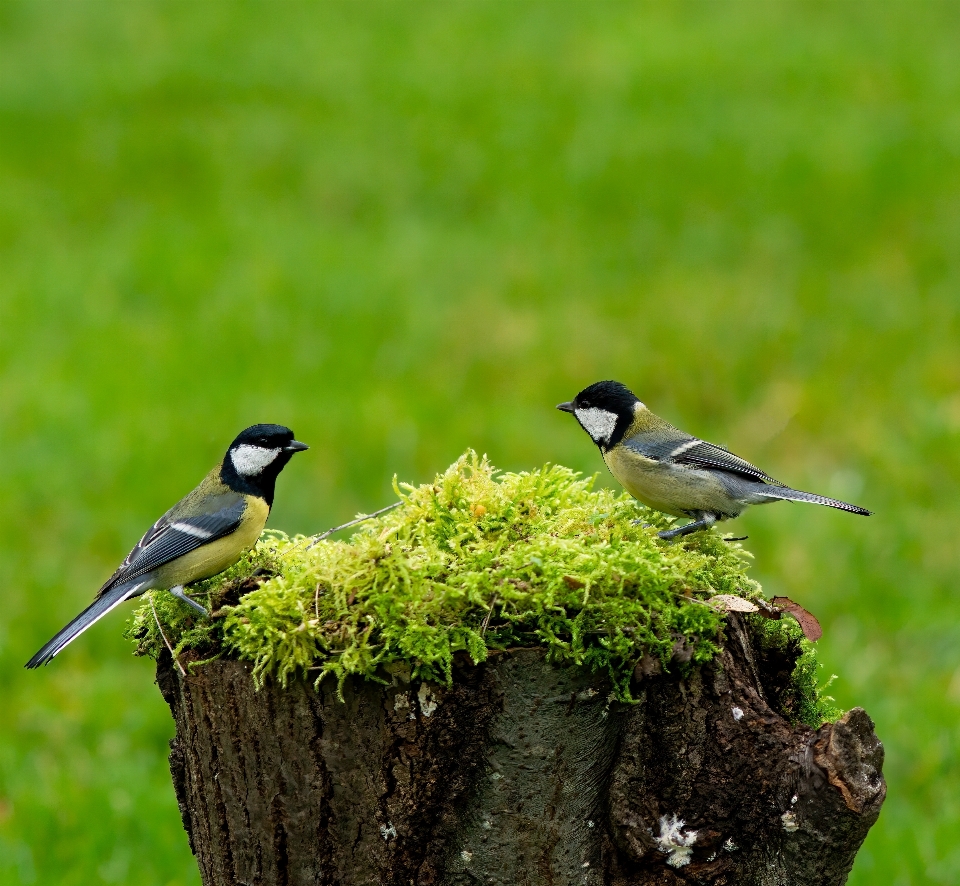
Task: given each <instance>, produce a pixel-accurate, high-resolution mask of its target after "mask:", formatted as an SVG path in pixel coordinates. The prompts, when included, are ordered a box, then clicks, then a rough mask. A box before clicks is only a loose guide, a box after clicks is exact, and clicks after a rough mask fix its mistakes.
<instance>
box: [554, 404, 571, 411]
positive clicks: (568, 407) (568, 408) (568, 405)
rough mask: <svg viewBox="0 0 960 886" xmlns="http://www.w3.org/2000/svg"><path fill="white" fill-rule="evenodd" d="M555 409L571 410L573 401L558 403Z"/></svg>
mask: <svg viewBox="0 0 960 886" xmlns="http://www.w3.org/2000/svg"><path fill="white" fill-rule="evenodd" d="M557 409H559V410H560V411H561V412H573V409H574V406H573V403H572V402H571V403H558V404H557Z"/></svg>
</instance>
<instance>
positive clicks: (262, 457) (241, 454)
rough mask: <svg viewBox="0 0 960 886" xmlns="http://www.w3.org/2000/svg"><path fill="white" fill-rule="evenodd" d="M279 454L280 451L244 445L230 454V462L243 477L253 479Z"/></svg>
mask: <svg viewBox="0 0 960 886" xmlns="http://www.w3.org/2000/svg"><path fill="white" fill-rule="evenodd" d="M279 454H280V450H279V449H264V448H263V447H262V446H248V445H247V444H245V443H244V444H243V445H242V446H238V447H237V448H236V449H234V450H233V452H231V453H230V460H231V461H232V462H233V466H234V468H236V470H237V473H238V474H239V475H240V476H241V477H253V476H255V475H257V474H259V473H260V472H261V471H262V470H263V469H264V468H265V467H266V466H267V465H268V464H270V463H271V462H272V461H273V460H274V459H275V458H276V457H277V456H278V455H279Z"/></svg>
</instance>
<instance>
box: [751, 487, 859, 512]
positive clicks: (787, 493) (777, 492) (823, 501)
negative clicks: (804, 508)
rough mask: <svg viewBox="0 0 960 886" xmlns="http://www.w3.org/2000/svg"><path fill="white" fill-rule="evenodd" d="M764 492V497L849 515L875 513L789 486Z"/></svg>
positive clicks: (767, 488)
mask: <svg viewBox="0 0 960 886" xmlns="http://www.w3.org/2000/svg"><path fill="white" fill-rule="evenodd" d="M763 492H764V495H768V496H770V498H779V499H783V500H784V501H805V502H809V503H810V504H813V505H826V506H827V507H828V508H836V509H837V510H839V511H847V513H850V514H860V515H861V516H863V517H869V516H870V515H871V514H872V513H873V511H868V510H867V509H866V508H861V507H860V506H859V505H851V504H848V503H847V502H845V501H839V500H838V499H835V498H827V496H825V495H817V494H816V493H815V492H801V491H800V490H799V489H791V488H790V487H789V486H771V487H765V488H764V490H763Z"/></svg>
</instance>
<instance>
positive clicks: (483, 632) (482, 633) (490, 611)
mask: <svg viewBox="0 0 960 886" xmlns="http://www.w3.org/2000/svg"><path fill="white" fill-rule="evenodd" d="M496 605H497V595H496V593H494V595H493V599H492V600H491V601H490V608H489V609H488V610H487V617H486V618H485V619H484V620H483V627H482V628H481V629H480V636H481V637H485V636H486V635H487V626H488V625H489V624H490V616H491V615H493V607H494V606H496Z"/></svg>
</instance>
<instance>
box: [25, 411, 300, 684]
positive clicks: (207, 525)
mask: <svg viewBox="0 0 960 886" xmlns="http://www.w3.org/2000/svg"><path fill="white" fill-rule="evenodd" d="M307 448H308V447H307V446H305V445H304V444H303V443H300V442H299V441H297V440H294V439H293V431H291V430H290V429H289V428H285V427H283V426H282V425H253V427H250V428H247V429H246V430H245V431H244V432H243V433H242V434H240V436H238V437H237V439H236V440H234V441H233V443H231V444H230V448H229V449H228V450H227V454H226V455H225V456H224V457H223V461H221V462H220V464H218V465H217V466H216V467H215V468H214V469H213V470H212V471H211V472H210V473H209V474H207V476H206V477H205V478H204V479H203V482H202V483H201V484H200V485H199V486H198V487H197V488H196V489H194V490H193V492H191V493H189V494H188V495H187V496H186V497H185V498H182V499H181V500H180V501H178V502H177V503H176V504H175V505H174V506H173V507H172V508H170V510H169V511H167V512H166V513H165V514H164V515H163V516H162V517H161V518H160V519H159V520H157V522H156V523H154V524H153V526H151V527H150V528H149V529H148V530H147V532H146V534H145V535H144V536H143V538H141V539H140V541H139V542H137V544H136V546H135V547H134V549H133V550H132V551H130V553H129V554H127V557H126V559H125V560H124V561H123V562H122V563H121V564H120V567H119V569H117V571H116V572H114V573H113V575H111V576H110V578H109V579H107V582H106V584H104V586H103V587H102V588H100V590H99V591H98V593H97V597H96V599H95V600H94V601H93V603H91V604H90V605H89V606H88V607H87V608H86V609H84V610H83V612H81V613H80V614H79V615H78V616H77V617H76V618H75V619H74V620H73V621H71V622H70V624H68V625H67V626H66V627H65V628H63V630H61V631H60V632H59V633H58V634H57V635H56V636H55V637H53V639H51V640H50V641H49V642H48V643H46V644H44V646H43V648H42V649H41V650H40V651H39V652H38V653H37V654H36V655H35V656H34V657H33V658H31V659H30V661H28V662H27V664H26V667H28V668H35V667H39V666H40V665H42V664H47V663H48V662H49V661H50V660H51V659H52V658H53V657H54V656H55V655H56V654H57V653H58V652H60V650H61V649H63V648H64V647H65V646H66V645H67V644H68V643H70V642H72V641H73V640H74V639H76V638H77V637H78V636H80V634H82V633H83V632H84V631H85V630H86V629H87V628H89V627H90V625H92V624H93V623H94V622H96V621H99V620H100V619H101V618H103V616H105V615H106V614H107V613H108V612H109V611H110V610H111V609H113V608H114V607H116V606H119V605H120V604H121V603H122V602H123V601H124V600H129V599H130V598H131V597H137V596H139V595H140V594H142V593H144V592H145V591H148V590H150V589H152V588H166V589H168V590H169V591H170V593H171V594H173V595H174V596H176V597H179V598H180V599H181V600H183V601H184V602H186V603H189V604H190V605H191V606H193V607H194V608H196V609H197V610H199V611H200V612H201V613H203V614H204V615H207V610H206V609H204V607H203V606H201V605H200V604H199V603H197V602H196V601H195V600H192V599H191V598H190V597H188V596H187V595H186V594H185V593H184V591H183V588H184V585H188V584H190V583H191V582H195V581H199V580H200V579H202V578H209V577H210V576H211V575H216V574H217V573H218V572H223V570H224V569H226V568H227V567H228V566H232V565H233V564H234V563H236V562H237V560H239V559H240V557H241V555H242V554H243V553H244V551H247V550H249V549H250V548H252V547H253V546H254V545H255V544H256V542H257V539H258V538H260V533H261V532H262V531H263V527H264V524H265V523H266V522H267V516H268V515H269V514H270V508H271V507H272V506H273V492H274V486H275V484H276V480H277V475H278V474H279V473H280V471H282V470H283V468H284V466H285V465H286V463H287V462H288V461H290V459H291V458H292V457H293V455H294V453H297V452H301V451H303V450H304V449H307Z"/></svg>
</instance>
